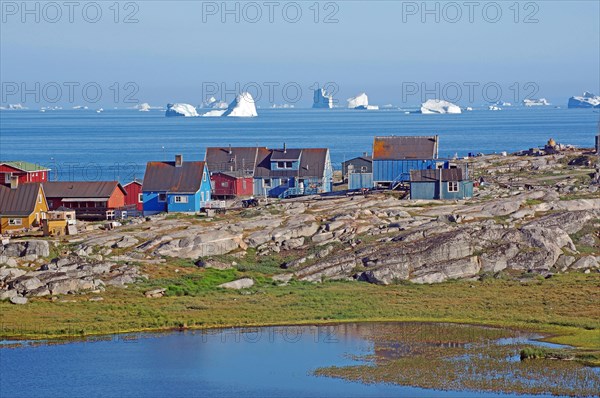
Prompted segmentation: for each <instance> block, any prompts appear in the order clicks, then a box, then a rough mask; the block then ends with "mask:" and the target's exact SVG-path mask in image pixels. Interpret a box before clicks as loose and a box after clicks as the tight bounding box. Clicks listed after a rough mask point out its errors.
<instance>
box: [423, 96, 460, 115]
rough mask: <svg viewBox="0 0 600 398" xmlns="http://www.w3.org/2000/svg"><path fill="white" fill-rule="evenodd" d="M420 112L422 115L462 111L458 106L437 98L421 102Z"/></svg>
mask: <svg viewBox="0 0 600 398" xmlns="http://www.w3.org/2000/svg"><path fill="white" fill-rule="evenodd" d="M421 113H422V114H424V115H432V114H445V113H454V114H458V113H462V111H461V110H460V106H458V105H455V104H453V103H451V102H448V101H444V100H437V99H430V100H427V101H426V102H424V103H423V104H421Z"/></svg>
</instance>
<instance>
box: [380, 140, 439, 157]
mask: <svg viewBox="0 0 600 398" xmlns="http://www.w3.org/2000/svg"><path fill="white" fill-rule="evenodd" d="M437 147H438V137H437V136H430V137H419V136H388V137H375V139H374V140H373V160H402V159H435V158H436V157H437Z"/></svg>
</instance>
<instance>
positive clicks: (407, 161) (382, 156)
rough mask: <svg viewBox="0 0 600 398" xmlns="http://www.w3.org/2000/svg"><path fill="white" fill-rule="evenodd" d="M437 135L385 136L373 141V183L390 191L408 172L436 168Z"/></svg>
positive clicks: (406, 176)
mask: <svg viewBox="0 0 600 398" xmlns="http://www.w3.org/2000/svg"><path fill="white" fill-rule="evenodd" d="M437 159H438V136H429V137H418V136H387V137H375V139H374V141H373V183H374V184H375V185H378V186H384V187H389V188H391V189H394V188H395V187H396V186H397V185H398V184H400V183H402V182H408V181H409V180H410V172H411V170H428V169H435V168H436V167H437V163H438V161H437Z"/></svg>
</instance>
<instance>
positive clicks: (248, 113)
mask: <svg viewBox="0 0 600 398" xmlns="http://www.w3.org/2000/svg"><path fill="white" fill-rule="evenodd" d="M223 116H231V117H256V116H258V113H256V104H255V103H254V98H252V95H251V94H250V93H248V92H244V93H241V94H239V95H237V96H236V97H235V99H234V100H233V101H232V102H231V104H229V107H228V108H227V110H226V111H225V113H223Z"/></svg>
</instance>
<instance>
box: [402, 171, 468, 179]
mask: <svg viewBox="0 0 600 398" xmlns="http://www.w3.org/2000/svg"><path fill="white" fill-rule="evenodd" d="M440 170H441V171H442V181H463V180H464V179H465V178H463V170H462V169H437V170H411V171H410V182H437V181H439V175H440Z"/></svg>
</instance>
